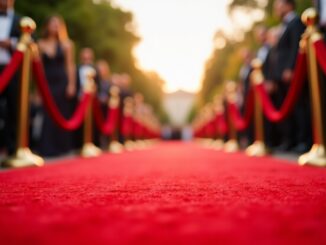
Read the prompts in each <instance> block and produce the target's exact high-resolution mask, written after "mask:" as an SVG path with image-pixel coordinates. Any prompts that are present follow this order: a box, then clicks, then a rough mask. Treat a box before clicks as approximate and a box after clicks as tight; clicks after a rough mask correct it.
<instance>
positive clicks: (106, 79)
mask: <svg viewBox="0 0 326 245" xmlns="http://www.w3.org/2000/svg"><path fill="white" fill-rule="evenodd" d="M96 70H97V71H98V79H99V85H98V89H97V96H98V99H99V101H100V103H101V109H102V111H103V115H105V117H106V116H107V108H108V101H109V93H110V88H111V71H110V66H109V64H108V62H107V61H106V60H98V61H97V62H96ZM99 145H100V146H101V147H102V148H106V147H107V145H108V138H107V137H106V136H105V135H102V134H100V135H99Z"/></svg>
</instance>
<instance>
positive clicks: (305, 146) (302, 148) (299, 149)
mask: <svg viewBox="0 0 326 245" xmlns="http://www.w3.org/2000/svg"><path fill="white" fill-rule="evenodd" d="M309 150H310V147H309V145H308V144H306V143H300V144H298V145H296V146H295V147H293V148H292V149H291V151H292V152H294V153H297V154H303V153H306V152H308V151H309Z"/></svg>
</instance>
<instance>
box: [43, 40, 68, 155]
mask: <svg viewBox="0 0 326 245" xmlns="http://www.w3.org/2000/svg"><path fill="white" fill-rule="evenodd" d="M42 60H43V64H44V70H45V75H46V78H47V80H48V82H49V84H48V86H49V88H50V91H51V93H52V96H53V98H54V100H55V103H56V105H57V107H58V109H59V110H60V112H61V114H62V115H63V116H64V117H65V118H69V117H70V116H71V114H72V101H71V100H69V99H68V98H67V97H66V87H67V84H68V77H67V72H66V68H65V54H64V51H63V49H62V47H61V45H60V44H59V43H58V44H57V48H56V53H55V55H54V56H53V57H52V56H48V55H47V54H45V53H43V54H42ZM43 111H44V113H43V114H44V121H43V127H42V135H41V137H40V142H39V147H38V148H39V153H40V154H41V155H43V156H58V155H62V154H65V153H67V152H68V151H70V150H72V133H71V132H67V131H65V130H63V129H61V128H60V127H59V126H58V125H57V124H56V123H55V122H54V121H53V120H52V118H51V117H50V115H49V114H48V112H47V111H46V108H44V109H43Z"/></svg>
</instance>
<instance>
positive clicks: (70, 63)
mask: <svg viewBox="0 0 326 245" xmlns="http://www.w3.org/2000/svg"><path fill="white" fill-rule="evenodd" d="M63 47H64V51H65V65H66V71H67V77H68V85H67V89H66V95H67V97H68V98H72V97H74V96H75V94H76V65H75V61H74V45H73V43H72V42H71V41H67V42H66V43H64V44H63Z"/></svg>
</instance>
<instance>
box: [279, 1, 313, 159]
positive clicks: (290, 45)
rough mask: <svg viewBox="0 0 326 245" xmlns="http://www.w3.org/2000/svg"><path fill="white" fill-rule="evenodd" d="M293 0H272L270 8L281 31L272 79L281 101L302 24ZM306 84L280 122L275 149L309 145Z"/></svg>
mask: <svg viewBox="0 0 326 245" xmlns="http://www.w3.org/2000/svg"><path fill="white" fill-rule="evenodd" d="M295 8H296V2H295V0H276V1H275V2H274V11H275V13H276V15H277V16H278V17H279V18H280V19H281V20H282V27H281V34H280V38H279V41H278V43H277V46H276V52H277V62H276V73H275V76H276V81H277V82H278V93H279V95H280V97H281V98H282V101H284V98H285V97H286V95H287V93H288V90H289V86H290V82H291V80H292V77H293V72H294V67H295V63H296V59H297V54H298V50H299V42H300V39H301V35H302V34H303V32H304V30H305V26H304V25H303V23H302V22H301V19H300V17H299V16H298V15H297V14H296V13H295ZM308 91H309V90H308V88H306V89H303V92H302V96H300V98H299V100H298V102H297V104H296V106H295V108H294V111H293V113H292V114H291V115H290V116H289V117H288V118H287V119H286V120H285V121H284V122H283V123H282V135H283V141H282V142H283V143H282V144H281V145H280V146H279V148H278V150H281V151H286V150H290V149H292V150H293V151H295V152H297V153H301V152H305V151H307V150H308V149H309V147H310V144H311V143H310V142H311V127H310V108H309V107H310V105H309V92H308Z"/></svg>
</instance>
